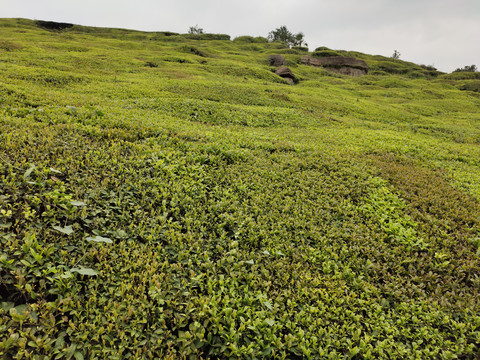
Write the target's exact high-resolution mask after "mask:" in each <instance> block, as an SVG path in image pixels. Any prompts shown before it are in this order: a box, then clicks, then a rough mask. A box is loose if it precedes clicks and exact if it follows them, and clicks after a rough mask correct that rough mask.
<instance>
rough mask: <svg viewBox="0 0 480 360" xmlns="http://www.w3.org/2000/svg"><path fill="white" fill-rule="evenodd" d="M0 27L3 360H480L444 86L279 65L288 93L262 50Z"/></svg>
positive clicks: (479, 326)
mask: <svg viewBox="0 0 480 360" xmlns="http://www.w3.org/2000/svg"><path fill="white" fill-rule="evenodd" d="M0 28H1V29H2V36H3V39H2V41H5V42H7V43H8V44H10V43H12V44H18V45H19V47H18V49H15V50H14V51H7V50H6V49H2V48H1V47H0V54H1V57H0V58H1V59H0V243H1V246H0V357H1V358H5V359H64V358H65V359H124V358H125V359H145V358H162V359H163V358H165V359H187V358H188V359H219V358H220V359H224V358H242V359H259V358H262V359H263V358H272V359H277V358H278V359H303V358H306V359H321V358H329V359H454V358H460V359H476V358H478V357H479V356H480V346H479V344H480V314H479V310H480V308H479V302H478V297H479V289H480V264H479V261H480V259H479V251H480V250H479V244H480V240H479V239H480V203H479V198H480V169H479V167H480V161H479V159H480V150H479V147H478V144H480V129H479V127H478V114H479V110H480V99H479V97H478V96H477V95H476V93H475V92H471V91H460V90H459V89H458V87H459V86H461V85H463V84H465V83H466V82H467V79H464V78H462V77H459V76H460V75H461V74H460V73H455V74H450V75H442V76H438V77H436V78H435V79H431V76H429V75H427V73H426V72H428V71H433V70H431V69H424V68H422V67H420V66H418V65H415V64H411V63H407V62H403V61H401V60H398V61H395V66H396V67H398V69H397V70H399V71H397V72H396V74H395V75H392V74H390V73H387V72H386V71H383V70H380V69H381V66H380V65H382V64H383V65H385V64H386V65H385V66H387V67H388V66H389V65H388V64H389V62H390V61H391V60H388V59H386V58H383V57H378V56H370V55H367V54H361V53H353V52H344V51H339V53H341V54H342V55H346V56H354V57H357V58H359V59H362V60H365V61H367V62H368V63H369V65H370V66H372V65H373V66H377V67H376V69H377V70H376V71H375V72H374V75H371V74H370V75H368V76H364V77H362V78H351V77H348V76H344V75H338V74H337V75H334V76H332V75H331V74H329V73H327V72H326V71H325V70H322V69H317V68H314V67H309V66H305V65H302V64H298V63H295V59H296V58H298V57H299V55H295V54H291V55H289V56H290V57H291V58H290V57H289V59H288V60H289V62H292V63H295V65H294V67H292V68H293V69H294V72H295V75H296V76H298V78H299V79H300V80H301V81H299V83H298V84H296V85H295V86H289V85H287V84H285V83H283V81H278V77H276V76H275V75H274V74H273V73H271V72H270V68H269V66H268V64H267V63H266V59H267V58H268V55H269V54H273V53H279V52H282V51H285V49H279V48H278V46H280V45H279V44H275V43H264V42H262V41H259V42H256V41H254V42H253V43H252V42H251V39H243V40H242V39H240V40H235V41H227V40H226V39H224V40H222V41H218V40H217V37H214V39H213V40H212V39H210V38H211V37H207V38H199V37H195V38H194V39H191V38H190V37H189V36H186V35H177V34H164V33H142V32H135V31H128V30H122V29H95V28H88V27H81V26H77V25H75V26H73V27H71V28H68V29H64V30H63V31H62V32H61V33H59V32H51V31H45V30H43V29H40V28H39V27H38V26H36V25H35V22H34V21H29V20H25V19H1V20H0ZM75 49H76V50H75ZM192 49H194V50H192ZM317 50H318V49H317ZM326 50H329V49H319V51H326ZM47 51H48V54H47ZM196 51H198V52H201V53H202V54H203V55H206V56H205V57H202V56H199V55H198V54H195V52H196ZM294 51H300V50H294ZM386 70H390V69H386ZM400 70H401V71H400ZM417 72H418V74H420V75H421V76H420V75H419V76H420V77H418V78H414V76H413V75H412V74H414V73H417ZM458 74H460V75H458ZM280 80H281V79H280ZM472 80H474V79H473V78H472V79H469V81H472Z"/></svg>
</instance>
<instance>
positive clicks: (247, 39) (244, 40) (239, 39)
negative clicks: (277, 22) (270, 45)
mask: <svg viewBox="0 0 480 360" xmlns="http://www.w3.org/2000/svg"><path fill="white" fill-rule="evenodd" d="M233 42H239V43H252V44H261V43H267V42H268V39H266V38H264V37H262V36H257V37H253V36H237V37H236V38H235V39H233Z"/></svg>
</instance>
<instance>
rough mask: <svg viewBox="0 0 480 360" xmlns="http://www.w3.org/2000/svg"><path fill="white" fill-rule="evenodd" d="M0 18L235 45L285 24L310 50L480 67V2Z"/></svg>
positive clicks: (60, 3)
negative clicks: (202, 37) (210, 38)
mask: <svg viewBox="0 0 480 360" xmlns="http://www.w3.org/2000/svg"><path fill="white" fill-rule="evenodd" d="M0 17H1V18H10V17H22V18H29V19H36V20H51V21H59V22H70V23H75V24H80V25H89V26H101V27H119V28H128V29H137V30H147V31H174V32H180V33H185V32H187V31H188V28H189V27H190V26H194V25H197V24H198V26H199V27H201V28H203V29H204V30H205V32H211V33H222V34H229V35H230V36H232V39H233V38H234V37H236V36H239V35H252V36H265V37H266V36H267V34H268V32H269V31H271V30H274V29H275V28H278V27H280V26H281V25H286V26H287V27H288V29H289V30H290V31H291V32H294V33H297V32H303V33H304V34H305V38H306V41H307V43H308V44H309V47H310V50H314V49H315V48H316V47H319V46H327V47H329V48H332V49H342V50H355V51H360V52H365V53H368V54H374V55H376V54H379V55H384V56H391V55H392V54H393V51H394V50H398V51H399V52H400V54H401V57H400V58H401V59H403V60H407V61H412V62H415V63H417V64H426V65H434V66H435V67H437V68H438V69H439V70H441V71H445V72H451V71H453V70H454V69H456V68H457V67H463V66H465V65H472V64H475V65H477V67H479V68H480V46H479V45H478V44H479V38H480V0H363V1H359V0H243V1H239V0H168V1H166V0H82V1H79V0H75V1H74V0H0ZM0 35H1V34H0Z"/></svg>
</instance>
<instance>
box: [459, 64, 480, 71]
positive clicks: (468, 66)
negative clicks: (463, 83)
mask: <svg viewBox="0 0 480 360" xmlns="http://www.w3.org/2000/svg"><path fill="white" fill-rule="evenodd" d="M461 71H465V72H476V71H477V66H476V65H467V66H465V67H463V68H458V69H455V70H454V72H461Z"/></svg>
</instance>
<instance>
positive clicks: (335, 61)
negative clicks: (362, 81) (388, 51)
mask: <svg viewBox="0 0 480 360" xmlns="http://www.w3.org/2000/svg"><path fill="white" fill-rule="evenodd" d="M300 62H301V63H302V64H304V65H311V66H321V67H324V68H326V69H328V70H331V71H333V72H337V73H340V74H345V75H351V76H362V75H366V74H367V73H368V65H367V63H366V62H365V61H363V60H357V59H355V58H351V57H347V56H328V57H320V58H317V57H312V56H308V55H305V56H302V58H301V61H300Z"/></svg>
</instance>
